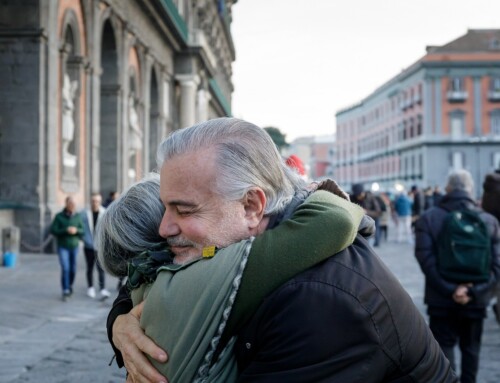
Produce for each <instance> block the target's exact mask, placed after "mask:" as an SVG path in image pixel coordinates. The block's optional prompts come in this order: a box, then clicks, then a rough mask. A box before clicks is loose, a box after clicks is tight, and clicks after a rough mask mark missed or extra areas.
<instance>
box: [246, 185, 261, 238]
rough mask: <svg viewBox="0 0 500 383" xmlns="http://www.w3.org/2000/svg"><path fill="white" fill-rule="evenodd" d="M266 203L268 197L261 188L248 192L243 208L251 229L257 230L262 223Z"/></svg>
mask: <svg viewBox="0 0 500 383" xmlns="http://www.w3.org/2000/svg"><path fill="white" fill-rule="evenodd" d="M266 202H267V198H266V195H265V194H264V191H263V190H262V189H261V188H257V187H255V188H252V189H250V190H248V191H247V194H246V195H245V197H244V198H243V206H244V208H245V218H246V220H247V222H248V227H249V228H250V229H255V228H257V227H258V226H259V224H260V222H261V221H262V218H263V217H264V209H265V207H266Z"/></svg>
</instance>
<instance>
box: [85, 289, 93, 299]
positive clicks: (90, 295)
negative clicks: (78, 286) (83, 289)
mask: <svg viewBox="0 0 500 383" xmlns="http://www.w3.org/2000/svg"><path fill="white" fill-rule="evenodd" d="M87 296H88V297H89V298H92V299H94V298H95V289H94V288H93V287H89V288H88V289H87Z"/></svg>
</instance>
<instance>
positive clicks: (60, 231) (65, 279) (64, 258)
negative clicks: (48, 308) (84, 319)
mask: <svg viewBox="0 0 500 383" xmlns="http://www.w3.org/2000/svg"><path fill="white" fill-rule="evenodd" d="M50 232H51V233H52V234H53V235H54V236H55V237H56V241H57V254H58V256H59V264H60V266H61V286H62V299H63V301H66V300H67V298H68V297H70V296H71V294H73V282H74V281H75V276H76V258H77V256H78V245H79V242H80V238H81V237H82V236H83V222H82V217H81V215H80V214H78V213H77V212H76V203H75V200H74V199H73V197H71V196H68V197H66V200H65V206H64V209H63V210H62V211H61V212H59V213H57V214H56V216H55V217H54V220H53V221H52V225H51V227H50Z"/></svg>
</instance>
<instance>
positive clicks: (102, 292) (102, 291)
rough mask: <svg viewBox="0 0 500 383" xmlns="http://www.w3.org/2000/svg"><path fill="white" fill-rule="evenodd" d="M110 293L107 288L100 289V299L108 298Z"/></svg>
mask: <svg viewBox="0 0 500 383" xmlns="http://www.w3.org/2000/svg"><path fill="white" fill-rule="evenodd" d="M110 295H111V294H110V293H109V291H108V290H106V289H102V290H101V299H106V298H109V296H110Z"/></svg>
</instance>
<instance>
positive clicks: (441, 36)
mask: <svg viewBox="0 0 500 383" xmlns="http://www.w3.org/2000/svg"><path fill="white" fill-rule="evenodd" d="M232 10H233V23H232V27H231V30H232V35H233V40H234V44H235V47H236V61H235V63H234V67H233V69H234V72H233V82H234V86H235V91H234V94H233V105H232V110H233V115H234V116H235V117H239V118H243V119H245V120H248V121H250V122H253V123H255V124H257V125H259V126H261V127H266V126H275V127H277V128H279V129H280V130H281V131H282V132H284V133H285V134H286V139H287V141H288V142H290V141H292V140H293V139H294V138H297V137H301V136H311V135H326V134H333V133H334V131H335V112H336V111H338V110H339V109H342V108H344V107H346V106H349V105H351V104H354V103H356V102H358V101H360V100H361V99H363V98H364V97H366V96H368V95H369V94H370V93H371V92H373V91H374V90H375V89H376V88H377V87H379V86H380V85H382V84H383V83H385V82H386V81H388V80H390V79H391V78H392V77H394V76H395V75H396V74H398V73H399V72H400V71H401V70H402V69H403V68H406V67H408V66H410V65H411V64H413V63H414V62H415V61H417V60H418V59H420V58H421V57H422V56H423V55H424V54H425V47H426V46H427V45H443V44H446V43H448V42H450V41H452V40H454V39H456V38H458V37H460V36H462V35H464V34H465V33H466V32H467V29H468V28H470V29H474V28H476V29H479V28H492V29H493V28H500V0H239V1H238V2H237V3H236V4H235V5H234V6H233V8H232Z"/></svg>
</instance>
